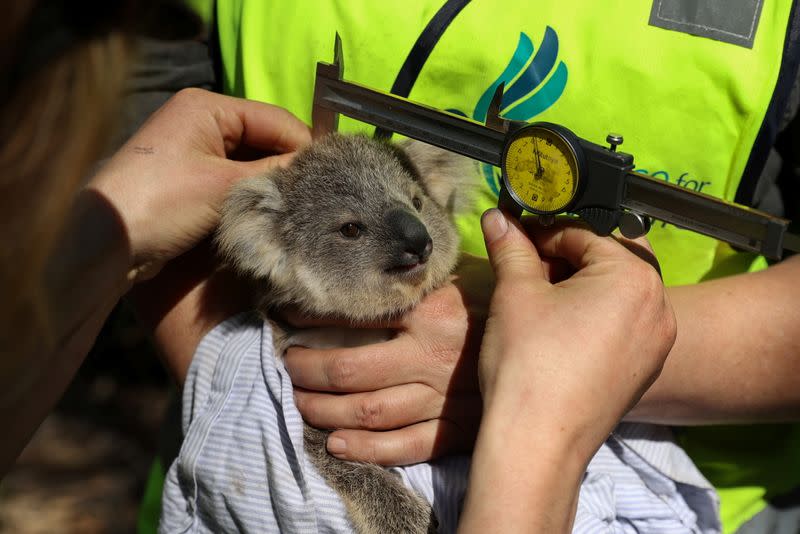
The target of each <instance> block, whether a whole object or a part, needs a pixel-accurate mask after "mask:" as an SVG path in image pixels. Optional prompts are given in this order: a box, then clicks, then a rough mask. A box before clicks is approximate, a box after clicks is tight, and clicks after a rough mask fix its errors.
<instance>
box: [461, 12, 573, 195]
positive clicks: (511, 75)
mask: <svg viewBox="0 0 800 534" xmlns="http://www.w3.org/2000/svg"><path fill="white" fill-rule="evenodd" d="M534 52H535V53H534ZM501 83H502V84H504V85H505V88H504V91H503V100H502V102H501V104H500V114H501V115H502V116H503V117H504V118H506V119H510V120H515V121H526V122H528V121H530V120H531V119H533V118H534V117H536V116H537V115H539V114H540V113H542V112H543V111H545V110H546V109H547V108H549V107H550V106H552V105H553V104H555V103H556V101H557V100H558V99H559V98H560V97H561V95H562V94H563V93H564V89H565V88H566V86H567V65H566V64H565V63H564V62H563V61H559V59H558V34H556V31H555V30H554V29H553V28H551V27H550V26H548V27H547V29H546V30H545V32H544V37H543V38H542V43H541V45H539V50H538V51H535V50H534V46H533V41H531V38H530V37H528V35H527V34H526V33H524V32H522V33H520V35H519V41H518V42H517V48H516V50H515V51H514V55H513V56H512V57H511V60H510V61H509V62H508V65H507V66H506V68H505V70H503V72H502V74H500V76H498V77H497V79H496V80H495V81H494V82H492V84H491V85H490V86H489V87H488V88H487V89H486V91H485V92H484V93H483V95H481V97H480V98H479V99H478V103H477V104H476V105H475V109H474V110H473V111H472V114H471V115H467V113H464V112H463V111H461V110H458V109H450V110H448V111H451V112H453V113H457V114H459V115H461V116H464V117H468V116H471V118H473V119H475V120H476V121H480V122H484V121H485V120H486V113H487V111H488V110H489V104H490V103H491V100H492V96H493V95H494V92H495V91H496V90H497V86H499V85H500V84H501ZM480 171H481V174H482V175H483V177H484V178H485V179H486V183H487V184H488V185H489V187H490V189H491V190H492V191H494V193H495V194H499V192H500V188H499V183H500V182H499V180H500V169H498V168H496V167H492V166H491V165H488V164H486V163H481V164H480Z"/></svg>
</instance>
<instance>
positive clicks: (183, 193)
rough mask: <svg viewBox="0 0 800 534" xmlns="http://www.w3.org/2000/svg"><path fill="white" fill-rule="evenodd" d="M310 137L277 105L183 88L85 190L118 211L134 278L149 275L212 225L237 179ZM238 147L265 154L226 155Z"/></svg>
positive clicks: (284, 157)
mask: <svg viewBox="0 0 800 534" xmlns="http://www.w3.org/2000/svg"><path fill="white" fill-rule="evenodd" d="M310 140H311V136H310V133H309V130H308V128H307V127H306V126H305V125H304V124H303V123H302V122H300V121H299V120H298V119H296V118H295V117H294V116H293V115H292V114H291V113H289V112H288V111H286V110H284V109H282V108H278V107H275V106H270V105H267V104H263V103H259V102H254V101H248V100H242V99H238V98H233V97H228V96H223V95H219V94H215V93H211V92H208V91H203V90H200V89H186V90H183V91H181V92H179V93H178V94H177V95H175V96H174V97H173V98H172V99H170V100H169V101H168V102H167V103H166V104H165V105H164V106H163V107H162V108H161V109H160V110H158V111H157V112H156V113H154V114H153V116H151V117H150V119H148V121H147V122H146V123H145V124H144V126H143V127H142V128H141V129H140V130H139V131H138V132H137V133H136V134H135V135H134V136H133V137H132V138H131V139H130V140H129V141H128V142H127V143H126V144H125V145H124V146H123V147H122V148H121V149H120V150H119V151H118V152H117V153H116V154H115V155H114V157H113V158H111V160H110V161H109V162H108V163H107V164H106V165H105V166H104V167H103V168H102V169H101V171H100V173H99V174H98V175H97V176H96V177H95V178H94V179H92V181H91V182H90V184H89V189H91V190H94V191H96V192H97V193H99V194H100V195H102V196H103V197H105V198H106V199H107V200H108V202H110V203H111V204H112V205H113V207H114V208H115V209H116V211H117V212H118V214H119V217H120V218H121V222H122V224H123V225H124V227H125V230H126V232H127V237H128V241H129V248H130V257H131V273H132V274H131V276H132V277H133V278H135V279H136V280H142V279H147V278H151V277H152V276H154V275H155V273H157V272H158V271H159V270H160V268H161V267H162V266H163V265H164V263H165V262H167V261H169V260H171V259H173V258H175V257H177V256H178V255H180V254H182V253H183V252H186V251H188V250H189V249H191V248H192V247H193V246H194V245H196V244H197V243H199V242H200V241H201V240H202V239H203V238H204V237H205V236H207V235H208V234H209V233H210V232H211V231H212V230H213V228H214V227H215V226H216V224H217V222H218V220H219V206H220V205H221V204H222V201H223V199H224V197H225V195H226V193H227V191H228V188H229V187H230V186H231V184H232V183H233V182H234V181H236V180H238V179H241V178H245V177H248V176H253V175H256V174H259V173H263V172H265V171H267V170H269V169H271V168H273V167H275V166H276V165H283V164H285V163H287V162H288V160H289V158H291V154H289V153H290V152H292V151H295V150H297V149H298V148H300V147H301V146H303V145H304V144H306V143H308V142H310ZM243 152H248V153H256V154H258V155H259V156H262V157H261V158H260V159H254V160H251V161H236V160H235V159H229V158H235V157H236V156H237V154H241V153H243ZM273 154H274V155H273ZM263 156H271V157H263Z"/></svg>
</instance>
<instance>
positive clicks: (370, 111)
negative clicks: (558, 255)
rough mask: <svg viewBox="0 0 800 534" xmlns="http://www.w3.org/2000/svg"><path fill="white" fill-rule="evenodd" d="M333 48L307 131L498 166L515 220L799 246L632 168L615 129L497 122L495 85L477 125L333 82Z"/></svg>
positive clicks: (717, 203) (338, 59) (777, 225)
mask: <svg viewBox="0 0 800 534" xmlns="http://www.w3.org/2000/svg"><path fill="white" fill-rule="evenodd" d="M334 50H335V52H334V62H333V63H332V64H331V63H324V62H319V63H317V75H316V82H315V88H314V109H313V116H312V121H313V130H314V136H315V137H318V136H320V135H324V134H326V133H329V132H334V131H336V129H337V125H338V117H339V114H343V115H347V116H348V117H351V118H354V119H356V120H360V121H363V122H366V123H369V124H372V125H374V126H377V127H379V128H384V129H387V130H390V131H394V132H397V133H399V134H401V135H405V136H407V137H410V138H412V139H417V140H419V141H423V142H425V143H429V144H431V145H435V146H438V147H440V148H444V149H446V150H450V151H452V152H456V153H459V154H462V155H464V156H467V157H470V158H473V159H476V160H479V161H482V162H484V163H488V164H490V165H494V166H497V167H500V169H501V171H502V183H501V189H500V200H499V205H500V207H502V208H503V209H505V210H506V211H508V212H510V213H512V214H514V215H515V216H517V217H519V216H521V215H522V212H523V211H527V212H530V213H533V214H535V215H538V216H539V219H540V221H541V222H542V223H543V224H550V223H552V222H553V221H554V219H555V216H556V215H561V214H573V215H576V216H578V217H579V218H581V219H582V220H584V221H585V222H586V223H587V224H588V225H589V226H590V227H591V228H592V230H593V231H594V232H596V233H597V234H599V235H609V234H610V233H611V232H613V231H614V230H615V229H617V228H618V229H619V231H620V233H622V235H624V236H625V237H630V238H635V237H639V236H641V235H644V234H646V233H647V232H648V231H649V229H650V222H651V219H659V220H662V221H665V222H667V223H670V224H673V225H675V226H678V227H680V228H685V229H687V230H691V231H694V232H697V233H700V234H703V235H707V236H709V237H713V238H715V239H719V240H721V241H725V242H727V243H730V244H731V245H733V246H735V247H738V248H740V249H742V250H749V251H753V252H758V253H759V254H763V255H764V256H766V257H767V258H770V259H775V260H777V259H780V258H781V257H782V256H783V252H784V250H791V251H794V252H799V251H800V236H798V235H796V234H793V233H790V232H789V231H788V228H789V224H790V223H789V221H788V220H786V219H782V218H780V217H775V216H773V215H770V214H768V213H765V212H762V211H759V210H755V209H752V208H748V207H745V206H741V205H738V204H735V203H733V202H728V201H725V200H721V199H718V198H716V197H712V196H710V195H706V194H703V193H699V192H696V191H692V190H689V189H685V188H683V187H679V186H676V185H672V184H669V183H667V182H664V181H662V180H659V179H657V178H653V177H650V176H647V175H644V174H641V173H637V172H634V170H633V169H634V164H633V156H632V155H630V154H626V153H624V152H621V151H618V150H617V147H618V146H619V145H621V144H622V142H623V138H622V136H620V135H617V134H609V135H608V136H607V137H606V142H607V143H608V145H607V146H602V145H599V144H595V143H592V142H591V141H588V140H586V139H583V138H581V137H578V136H577V135H575V134H574V133H573V132H572V131H570V130H569V129H567V128H565V127H564V126H561V125H557V124H552V123H548V122H534V123H530V124H525V123H516V122H512V121H508V120H505V119H503V118H502V117H500V114H499V110H500V101H501V99H502V96H503V86H502V85H500V86H498V88H497V90H496V91H495V93H494V97H493V99H492V103H491V104H490V106H489V111H488V113H487V119H486V123H485V124H483V123H480V122H477V121H473V120H470V119H466V118H464V117H461V116H459V115H455V114H452V113H448V112H446V111H440V110H438V109H434V108H432V107H429V106H425V105H422V104H418V103H415V102H412V101H410V100H408V99H406V98H402V97H398V96H395V95H392V94H389V93H385V92H382V91H377V90H375V89H370V88H368V87H365V86H363V85H359V84H356V83H352V82H347V81H345V80H343V79H342V72H343V63H342V47H341V40H340V39H339V37H338V35H337V37H336V44H335V48H334Z"/></svg>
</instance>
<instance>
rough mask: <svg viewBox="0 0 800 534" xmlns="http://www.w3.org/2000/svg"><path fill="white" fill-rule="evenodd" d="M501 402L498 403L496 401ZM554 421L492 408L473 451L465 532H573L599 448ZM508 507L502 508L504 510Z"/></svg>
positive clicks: (462, 525) (463, 524)
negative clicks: (577, 442) (587, 446)
mask: <svg viewBox="0 0 800 534" xmlns="http://www.w3.org/2000/svg"><path fill="white" fill-rule="evenodd" d="M496 406H497V405H496ZM560 430H563V429H559V428H558V426H557V425H555V426H554V425H553V424H552V418H550V417H542V418H539V419H537V420H534V419H532V418H528V417H523V416H521V415H518V416H516V417H515V416H514V415H513V414H511V416H509V414H508V412H504V411H503V412H498V411H490V412H489V413H487V414H486V417H485V418H484V420H483V421H482V422H481V427H480V431H479V433H478V439H477V441H476V446H475V453H474V454H473V461H472V469H471V472H470V485H469V490H468V493H467V501H466V504H465V512H464V514H463V516H462V524H461V527H462V528H461V531H462V532H465V531H466V532H485V531H486V529H487V528H489V526H491V528H493V529H496V530H497V531H499V532H523V531H525V532H569V531H570V530H571V526H572V523H573V520H574V514H575V508H576V503H577V496H578V491H579V488H580V483H581V480H582V479H583V475H584V473H585V471H586V466H587V465H588V462H589V460H590V459H591V457H592V455H593V454H594V452H595V450H596V448H595V449H593V450H591V451H589V450H583V448H582V447H575V446H574V443H573V440H572V438H571V437H570V436H569V434H568V433H566V432H563V431H560ZM498 507H502V509H498Z"/></svg>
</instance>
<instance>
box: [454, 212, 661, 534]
mask: <svg viewBox="0 0 800 534" xmlns="http://www.w3.org/2000/svg"><path fill="white" fill-rule="evenodd" d="M481 222H482V226H483V231H484V237H485V239H486V248H487V250H488V252H489V258H490V261H491V263H492V266H493V267H494V269H495V274H496V275H497V285H496V288H495V292H494V295H493V296H492V302H491V306H490V311H489V317H488V319H487V322H486V330H485V332H484V336H483V343H482V346H481V352H480V358H479V362H478V363H479V365H478V367H479V378H480V384H481V391H482V393H483V400H484V412H483V419H482V421H481V427H480V430H479V432H478V439H477V440H476V443H475V450H474V453H473V457H472V467H471V470H470V481H469V487H468V490H467V497H466V500H465V503H464V510H463V513H462V515H461V519H460V522H459V532H465V533H466V532H485V531H486V529H487V528H494V529H496V530H499V531H502V532H523V531H525V532H570V531H571V530H572V523H573V520H574V516H575V509H576V506H577V497H578V491H579V487H580V483H581V480H582V479H583V476H584V473H585V470H586V465H587V464H588V463H589V460H590V459H591V457H592V456H593V455H594V453H595V452H596V451H597V448H598V447H599V446H600V444H602V442H603V441H604V440H605V439H606V438H607V437H608V434H609V432H611V430H612V429H613V428H614V426H616V424H617V422H618V421H619V420H620V418H621V417H622V415H623V414H624V413H625V412H626V411H627V410H628V409H629V408H630V407H631V406H632V404H633V403H634V402H635V401H636V399H638V398H639V397H640V396H641V395H642V393H643V392H644V390H645V389H646V388H647V387H648V386H649V385H650V384H651V383H652V382H653V381H654V380H655V378H656V377H657V376H658V374H659V372H660V370H661V367H662V365H663V363H664V359H665V357H666V355H667V353H668V351H669V350H670V348H671V347H672V343H673V342H674V340H675V331H676V327H675V317H674V315H673V312H672V308H671V307H670V305H669V303H668V301H667V298H666V292H665V290H664V287H663V284H662V283H661V279H660V277H659V275H658V273H657V271H656V269H654V268H653V266H652V265H650V264H648V263H647V262H645V261H642V259H640V258H638V257H637V256H636V255H635V254H634V253H632V252H631V251H629V250H628V249H627V248H626V247H625V246H623V245H622V244H621V243H620V242H618V241H616V240H615V239H614V238H604V237H598V236H596V235H594V234H592V233H591V232H590V231H588V230H586V229H583V228H579V227H576V226H574V225H573V226H569V225H567V226H562V225H558V226H555V227H552V228H547V229H542V228H538V229H537V230H536V231H535V232H533V233H532V236H531V237H532V238H533V242H534V243H535V246H534V244H533V243H531V241H530V240H529V239H528V237H527V236H526V235H525V232H524V231H523V230H522V227H521V226H520V224H519V222H518V221H516V220H512V219H510V218H508V217H507V216H506V215H504V214H502V213H501V212H500V211H499V210H496V209H495V210H490V211H488V212H486V213H485V214H484V216H483V218H482V221H481ZM624 242H625V243H626V244H630V245H631V246H634V247H640V246H642V243H629V242H628V241H624ZM544 257H548V259H546V260H543V259H542V258H544ZM564 262H566V264H567V265H569V266H571V267H572V269H573V272H572V273H571V274H570V273H569V271H564V270H563V267H564V265H565V264H564ZM559 267H560V268H559ZM561 276H563V278H561ZM554 280H558V281H555V282H554ZM498 506H502V507H503V511H504V513H502V514H499V515H498V514H497V509H498Z"/></svg>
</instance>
